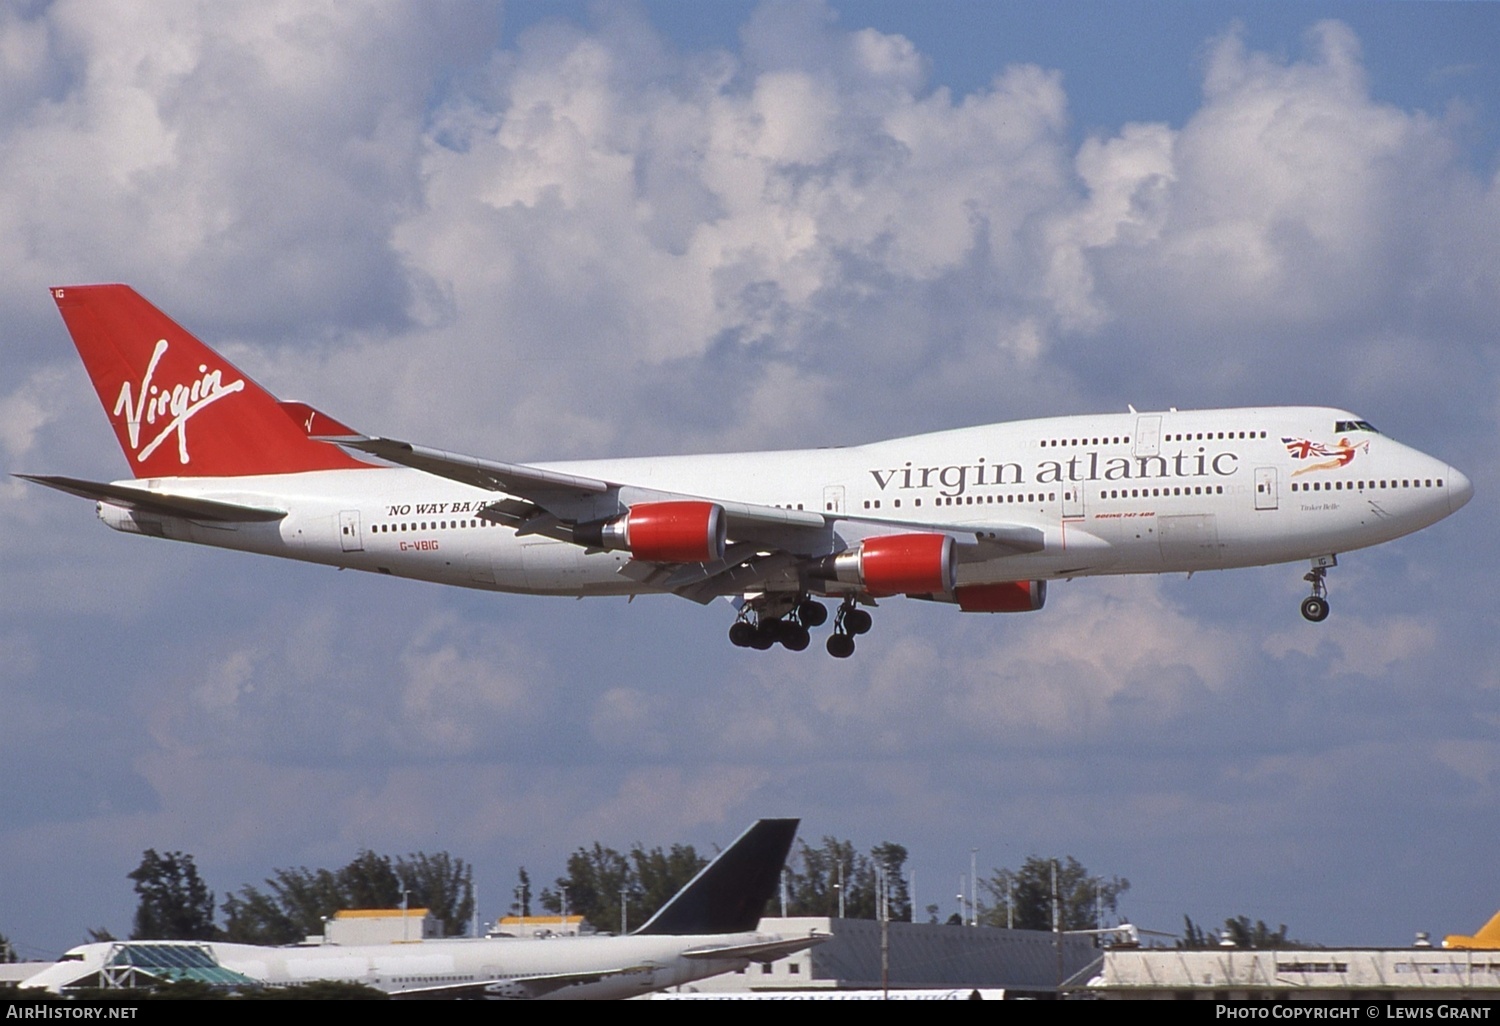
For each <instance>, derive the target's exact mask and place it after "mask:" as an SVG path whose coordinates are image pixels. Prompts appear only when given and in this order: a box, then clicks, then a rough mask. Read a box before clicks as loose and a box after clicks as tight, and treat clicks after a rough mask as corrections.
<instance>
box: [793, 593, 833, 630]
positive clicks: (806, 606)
mask: <svg viewBox="0 0 1500 1026" xmlns="http://www.w3.org/2000/svg"><path fill="white" fill-rule="evenodd" d="M797 619H799V620H801V621H802V623H803V625H804V626H807V627H821V626H823V625H824V624H825V623H827V622H828V607H827V606H825V605H824V604H823V603H821V602H815V601H813V600H812V599H803V600H802V601H801V602H799V603H797Z"/></svg>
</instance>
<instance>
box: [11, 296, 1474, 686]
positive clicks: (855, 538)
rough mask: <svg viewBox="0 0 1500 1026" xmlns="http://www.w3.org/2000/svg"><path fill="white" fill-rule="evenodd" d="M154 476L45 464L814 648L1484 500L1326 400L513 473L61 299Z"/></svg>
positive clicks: (139, 312) (135, 313)
mask: <svg viewBox="0 0 1500 1026" xmlns="http://www.w3.org/2000/svg"><path fill="white" fill-rule="evenodd" d="M52 294H53V298H54V299H55V300H56V302H57V305H58V308H59V309H60V310H61V312H62V316H63V319H64V321H65V322H66V323H67V326H68V330H69V331H70V333H71V334H72V336H73V341H74V343H75V344H76V345H77V347H78V351H79V354H80V355H81V356H82V357H83V362H84V364H85V366H86V368H87V369H88V372H89V376H90V378H91V379H92V380H93V384H94V388H95V390H96V391H97V392H98V394H99V398H100V400H101V401H102V402H103V404H104V409H105V411H106V413H108V415H109V418H110V422H111V423H112V424H113V426H114V429H115V434H116V436H117V437H118V439H119V442H120V446H121V448H122V449H123V450H124V452H125V456H126V459H127V460H128V461H129V463H130V467H131V470H132V471H133V473H134V475H135V479H134V480H129V481H116V482H114V483H112V484H107V483H101V482H94V481H84V480H79V479H76V478H68V477H56V476H34V475H21V476H23V477H27V478H28V479H29V480H32V481H36V482H38V483H40V484H44V485H48V486H50V487H53V488H58V489H61V490H63V491H66V492H70V493H72V494H75V495H79V496H83V497H84V498H88V499H93V500H95V501H96V502H97V503H98V513H99V517H100V519H101V520H103V521H104V522H105V523H106V524H108V525H109V526H110V527H113V528H115V529H116V530H119V531H125V532H128V533H132V534H144V535H152V536H155V537H159V538H171V539H175V540H178V541H190V542H197V543H199V544H204V545H216V546H221V547H224V548H232V549H243V550H246V551H250V552H260V553H265V554H268V555H275V556H285V557H289V558H292V559H302V560H308V561H311V562H317V563H326V564H330V565H333V566H339V567H349V568H352V569H357V570H367V571H372V572H375V573H383V574H391V575H393V576H398V577H411V578H416V579H419V580H427V581H437V582H440V583H444V584H455V585H460V586H463V587H469V588H485V589H492V590H496V591H510V592H524V593H529V594H539V595H577V596H584V595H639V594H670V595H680V596H683V597H685V598H689V599H693V600H694V601H697V602H702V603H707V602H711V601H712V600H713V599H715V598H719V597H724V598H729V599H731V600H732V601H733V602H734V603H735V604H736V606H737V608H738V610H739V615H738V618H737V619H736V620H735V622H734V624H733V626H732V627H731V629H730V632H729V636H730V640H731V641H733V642H734V643H735V644H736V645H739V646H742V647H750V648H757V649H766V648H770V647H771V646H772V645H774V644H777V643H780V644H781V645H783V646H784V647H786V648H789V649H793V650H801V649H805V648H806V647H807V646H808V644H809V639H810V635H809V629H810V628H815V627H818V626H821V625H822V624H823V623H825V622H826V621H827V620H828V618H829V610H828V607H827V606H826V605H824V604H823V602H820V601H819V599H820V598H827V599H834V600H836V601H837V602H838V603H839V604H838V606H837V610H836V612H835V613H834V615H833V631H832V634H831V636H830V637H829V639H828V645H827V647H828V651H829V652H830V653H832V654H833V655H834V656H837V657H841V658H842V657H847V656H849V655H850V654H852V653H853V651H854V638H855V636H856V635H859V634H863V633H864V632H866V631H868V630H869V629H870V626H871V617H870V614H869V612H868V611H867V609H866V608H864V607H870V606H874V605H875V604H876V600H877V599H879V598H883V597H886V596H893V595H907V596H910V597H913V598H919V599H927V600H931V601H935V602H944V603H950V604H953V605H956V606H957V607H958V608H959V609H960V610H963V611H965V612H1022V611H1028V610H1035V609H1040V608H1042V605H1043V603H1044V602H1045V601H1046V596H1047V583H1048V581H1052V580H1057V579H1059V578H1074V577H1088V576H1094V575H1100V574H1143V573H1169V572H1184V571H1185V572H1189V573H1191V572H1194V571H1198V570H1217V569H1223V568H1229V567H1244V566H1259V565H1265V564H1271V563H1289V562H1296V561H1304V560H1305V561H1309V562H1310V569H1309V572H1308V573H1307V574H1306V577H1305V580H1307V581H1308V582H1309V583H1310V584H1311V594H1310V595H1309V596H1308V597H1307V598H1306V599H1304V600H1303V602H1302V615H1303V616H1305V617H1306V618H1307V619H1308V620H1311V621H1314V622H1317V621H1321V620H1323V619H1324V618H1325V617H1326V616H1327V615H1328V608H1329V606H1328V597H1327V587H1326V575H1327V572H1328V570H1329V569H1330V568H1331V567H1333V566H1334V565H1336V563H1337V555H1338V554H1339V553H1342V552H1347V551H1349V550H1351V549H1359V548H1364V547H1366V546H1369V545H1376V544H1378V543H1380V542H1385V541H1390V540H1391V539H1394V538H1399V537H1401V536H1402V535H1406V534H1410V533H1411V532H1413V531H1416V530H1418V529H1420V528H1423V527H1426V526H1427V525H1429V524H1432V523H1435V522H1436V521H1438V520H1441V519H1443V518H1444V517H1446V516H1448V515H1449V514H1450V513H1452V512H1454V511H1455V510H1457V509H1458V508H1459V507H1460V506H1462V505H1464V503H1466V502H1468V501H1469V498H1470V496H1471V495H1472V494H1473V488H1472V486H1471V485H1470V483H1469V480H1468V478H1466V477H1465V476H1464V475H1463V474H1462V473H1460V472H1459V471H1457V470H1455V469H1454V468H1453V467H1451V466H1449V465H1447V464H1446V463H1445V462H1443V461H1442V460H1439V459H1435V458H1433V457H1431V456H1427V455H1425V454H1423V453H1420V452H1418V451H1416V450H1415V449H1411V448H1409V447H1407V446H1405V445H1402V444H1400V443H1399V442H1396V441H1394V440H1393V439H1390V438H1387V437H1386V436H1384V435H1382V434H1381V433H1380V432H1378V431H1376V430H1375V428H1374V427H1373V426H1372V425H1371V424H1370V423H1369V422H1368V421H1366V420H1364V419H1362V418H1360V417H1358V416H1357V415H1355V414H1353V413H1349V412H1346V411H1344V410H1337V409H1324V408H1319V407H1269V408H1252V409H1227V410H1200V411H1180V410H1176V409H1171V410H1166V411H1162V412H1137V411H1136V410H1134V409H1133V408H1132V409H1131V410H1130V411H1129V412H1128V413H1116V414H1099V415H1095V416H1073V417H1055V418H1049V419H1044V420H1027V421H1015V422H1011V423H1005V424H993V425H989V426H986V427H974V428H963V429H959V430H951V431H939V432H935V433H932V434H925V435H915V436H911V437H907V438H897V439H892V440H890V441H884V442H876V443H872V444H869V445H861V446H853V447H848V448H830V449H803V450H796V451H788V452H753V453H736V454H730V455H701V456H663V457H655V458H649V459H613V460H590V461H582V462H569V463H529V464H520V463H500V462H494V461H491V460H487V459H481V458H478V457H474V456H464V455H459V454H456V453H450V452H444V451H442V450H439V449H430V448H426V447H423V446H418V445H413V444H411V443H408V442H403V441H397V440H395V439H390V438H381V437H374V436H369V435H364V434H361V433H359V432H356V431H354V430H352V429H350V428H348V427H345V426H344V425H343V424H340V423H339V422H337V421H335V420H333V419H332V418H329V417H327V416H325V415H324V414H322V413H319V412H318V411H316V410H314V409H313V408H312V407H310V406H307V405H306V404H303V403H297V402H281V401H278V400H277V399H276V398H275V397H274V396H272V395H271V394H270V393H268V392H266V391H265V390H264V389H262V388H260V387H259V386H258V385H256V384H255V383H254V382H253V381H252V380H251V379H250V378H249V377H247V376H246V375H245V374H244V373H243V372H241V371H240V370H239V369H238V368H236V367H234V366H233V365H231V364H230V363H229V362H228V361H226V360H225V359H224V358H223V357H222V356H220V355H219V354H217V353H215V352H214V351H213V350H211V349H209V348H208V347H207V346H205V345H204V344H203V343H202V342H200V341H198V339H196V338H194V337H193V336H192V335H190V334H189V333H188V332H186V331H185V330H183V329H182V328H181V327H179V326H178V325H177V324H176V323H174V322H173V321H172V320H170V319H169V318H167V317H166V316H165V315H164V314H162V313H161V312H160V311H159V310H157V309H156V308H155V307H153V306H152V305H151V304H150V303H148V302H146V300H145V299H143V298H142V297H141V296H139V295H138V294H137V293H136V292H135V291H133V290H132V289H130V288H129V287H127V286H124V285H86V286H69V287H64V288H56V289H54V290H53V293H52Z"/></svg>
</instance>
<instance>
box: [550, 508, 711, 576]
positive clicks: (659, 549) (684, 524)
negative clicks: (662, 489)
mask: <svg viewBox="0 0 1500 1026" xmlns="http://www.w3.org/2000/svg"><path fill="white" fill-rule="evenodd" d="M725 535H726V527H725V523H724V507H722V506H720V505H718V504H716V503H712V502H643V503H640V504H639V505H636V506H632V507H630V512H629V513H623V514H621V515H620V516H617V517H613V518H611V519H609V520H596V521H594V522H593V523H591V524H579V525H578V526H577V527H575V528H574V529H573V540H574V541H576V542H578V543H579V544H580V545H588V546H591V547H593V548H597V549H607V550H610V551H615V550H623V551H625V552H629V553H630V554H631V555H632V556H634V557H635V558H636V559H644V560H649V561H650V562H653V563H711V562H713V561H714V560H716V559H723V558H724V538H725Z"/></svg>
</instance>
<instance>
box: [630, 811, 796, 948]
mask: <svg viewBox="0 0 1500 1026" xmlns="http://www.w3.org/2000/svg"><path fill="white" fill-rule="evenodd" d="M798 822H799V821H798V820H795V819H762V820H759V821H757V822H756V823H755V825H754V826H752V827H751V828H750V829H749V830H746V831H745V832H744V833H743V834H741V835H740V836H739V838H738V839H737V840H736V841H735V842H734V843H733V844H731V845H730V846H729V847H727V848H725V849H724V850H723V851H721V852H720V853H719V855H718V857H717V858H715V859H714V860H713V861H712V862H710V863H709V864H708V865H706V866H704V867H703V869H702V871H700V872H699V873H698V875H697V876H695V877H693V879H692V881H691V882H689V883H688V885H687V886H686V887H684V888H683V889H682V890H680V891H678V892H677V893H676V894H674V895H673V896H672V898H671V900H669V901H668V902H667V903H666V904H665V905H663V906H662V907H661V909H660V911H658V912H657V913H656V915H654V916H652V917H651V918H650V919H649V920H648V921H647V922H646V925H645V926H643V927H641V928H640V929H639V930H637V931H636V933H640V934H665V935H670V936H690V935H696V934H707V933H748V932H750V931H751V930H754V929H755V927H756V925H757V924H758V923H759V922H760V916H761V913H762V912H763V911H765V907H766V902H768V901H770V900H771V898H772V896H774V895H775V893H776V885H777V882H778V881H779V880H780V879H781V867H782V866H783V865H785V864H786V856H787V852H789V851H791V848H792V840H793V839H794V838H795V837H796V836H797V824H798Z"/></svg>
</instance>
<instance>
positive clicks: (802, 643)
mask: <svg viewBox="0 0 1500 1026" xmlns="http://www.w3.org/2000/svg"><path fill="white" fill-rule="evenodd" d="M778 640H780V642H781V646H782V647H783V648H785V649H787V650H788V651H790V652H801V651H802V650H803V649H805V648H807V646H808V645H810V644H811V643H812V635H810V634H808V633H807V628H806V627H803V626H802V625H801V624H797V623H788V624H786V626H784V627H782V628H781V637H780V639H778Z"/></svg>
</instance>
